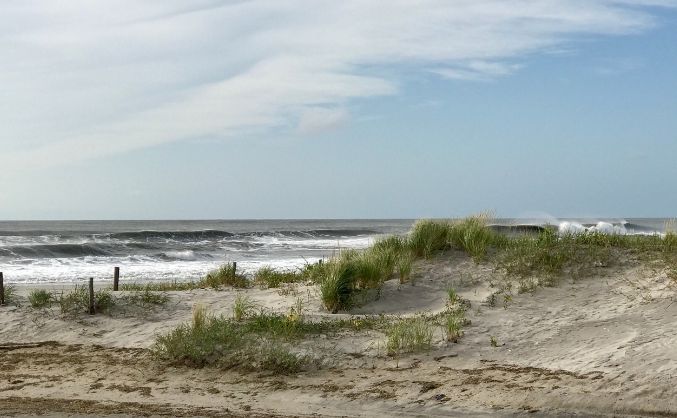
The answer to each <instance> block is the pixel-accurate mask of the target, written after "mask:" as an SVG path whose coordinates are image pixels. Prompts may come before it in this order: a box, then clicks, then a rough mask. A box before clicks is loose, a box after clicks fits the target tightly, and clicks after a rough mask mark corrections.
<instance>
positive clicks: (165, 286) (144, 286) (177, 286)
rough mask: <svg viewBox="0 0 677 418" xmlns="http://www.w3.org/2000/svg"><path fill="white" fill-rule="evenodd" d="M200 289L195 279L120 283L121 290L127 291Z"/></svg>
mask: <svg viewBox="0 0 677 418" xmlns="http://www.w3.org/2000/svg"><path fill="white" fill-rule="evenodd" d="M195 289H200V286H199V285H198V283H197V282H194V281H178V280H173V281H167V282H148V283H120V290H123V291H127V292H171V291H187V290H195Z"/></svg>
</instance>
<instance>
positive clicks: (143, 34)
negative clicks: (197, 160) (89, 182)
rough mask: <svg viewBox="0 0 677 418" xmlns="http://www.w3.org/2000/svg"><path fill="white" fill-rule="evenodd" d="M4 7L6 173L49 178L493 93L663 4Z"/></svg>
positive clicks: (288, 1)
mask: <svg viewBox="0 0 677 418" xmlns="http://www.w3.org/2000/svg"><path fill="white" fill-rule="evenodd" d="M185 4H186V3H185V2H183V1H178V0H156V1H143V2H139V1H136V0H115V1H113V0H108V1H105V0H102V1H97V2H90V1H85V0H79V1H76V0H71V1H68V2H58V3H57V2H43V1H38V0H32V1H31V0H25V1H21V2H2V3H0V86H2V89H3V91H2V95H0V126H2V127H3V129H2V131H0V164H3V165H5V166H19V167H20V166H26V167H31V166H43V165H51V164H55V163H57V164H58V163H63V162H70V161H74V160H78V159H88V158H95V157H99V156H105V155H110V154H114V153H120V152H126V151H130V150H134V149H138V148H142V147H149V146H155V145H159V144H163V143H167V142H172V141H182V140H190V139H191V138H196V137H218V138H228V137H229V136H231V135H234V134H236V133H237V134H242V133H243V132H248V131H250V130H261V129H290V127H294V126H296V127H297V129H298V131H299V132H313V131H320V130H322V129H325V128H331V127H332V126H335V125H337V124H339V123H342V122H344V121H345V119H346V118H347V111H346V109H347V108H348V106H349V105H350V102H351V100H354V99H357V98H369V97H375V96H382V95H392V94H396V93H397V91H398V84H399V81H400V80H399V77H398V74H400V72H399V71H398V69H399V68H406V71H411V69H412V68H414V69H419V70H421V71H423V72H426V73H430V72H434V73H436V74H438V75H441V76H443V77H451V78H461V79H480V80H484V79H491V78H495V77H501V76H505V75H508V74H510V73H512V72H514V71H517V70H518V69H519V66H518V65H517V64H515V62H516V61H518V62H519V61H520V58H522V57H524V56H525V55H526V54H533V53H537V52H539V51H549V50H555V49H560V48H567V47H568V46H569V45H570V44H571V43H572V40H573V39H574V38H575V37H576V36H580V35H584V36H589V35H600V34H602V35H619V34H629V33H636V32H639V31H642V30H646V29H648V28H650V27H651V26H652V25H653V19H652V17H651V15H650V14H649V13H650V12H651V11H652V10H653V9H645V8H644V7H645V6H674V5H675V2H674V1H667V0H665V1H661V0H655V1H651V0H648V1H647V0H636V1H632V0H541V1H531V0H483V1H480V0H454V1H452V0H422V1H411V0H407V1H405V0H390V1H387V2H381V1H373V0H345V1H334V0H285V1H279V0H250V1H237V0H222V1H196V2H193V3H192V6H191V7H189V8H187V7H186V6H185Z"/></svg>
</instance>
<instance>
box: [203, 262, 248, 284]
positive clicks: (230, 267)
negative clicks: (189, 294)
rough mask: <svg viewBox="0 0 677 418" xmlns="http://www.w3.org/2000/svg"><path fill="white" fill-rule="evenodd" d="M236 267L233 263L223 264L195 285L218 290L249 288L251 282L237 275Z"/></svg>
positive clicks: (241, 275)
mask: <svg viewBox="0 0 677 418" xmlns="http://www.w3.org/2000/svg"><path fill="white" fill-rule="evenodd" d="M236 267H237V266H236V264H235V263H228V264H224V265H223V266H221V267H219V268H218V269H216V270H214V271H211V272H209V273H208V274H207V275H206V276H205V277H204V278H203V279H202V280H200V281H199V282H198V283H197V284H198V287H200V288H206V287H211V288H212V289H218V288H220V287H223V286H230V287H237V288H247V287H249V286H250V284H251V282H250V281H249V280H248V279H247V277H246V276H245V275H244V274H239V273H238V272H237V271H236Z"/></svg>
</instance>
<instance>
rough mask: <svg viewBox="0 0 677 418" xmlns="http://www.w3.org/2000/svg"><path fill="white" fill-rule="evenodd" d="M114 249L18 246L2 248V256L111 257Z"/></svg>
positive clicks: (75, 246)
mask: <svg viewBox="0 0 677 418" xmlns="http://www.w3.org/2000/svg"><path fill="white" fill-rule="evenodd" d="M112 254H114V247H113V246H110V245H101V244H94V243H91V244H89V243H88V244H37V245H16V246H11V247H2V248H0V255H2V256H20V257H25V258H60V257H65V258H68V257H86V256H110V255H112Z"/></svg>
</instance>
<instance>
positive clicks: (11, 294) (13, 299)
mask: <svg viewBox="0 0 677 418" xmlns="http://www.w3.org/2000/svg"><path fill="white" fill-rule="evenodd" d="M17 302H18V297H17V294H16V286H15V285H13V284H5V304H6V305H14V304H16V303H17Z"/></svg>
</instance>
